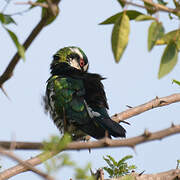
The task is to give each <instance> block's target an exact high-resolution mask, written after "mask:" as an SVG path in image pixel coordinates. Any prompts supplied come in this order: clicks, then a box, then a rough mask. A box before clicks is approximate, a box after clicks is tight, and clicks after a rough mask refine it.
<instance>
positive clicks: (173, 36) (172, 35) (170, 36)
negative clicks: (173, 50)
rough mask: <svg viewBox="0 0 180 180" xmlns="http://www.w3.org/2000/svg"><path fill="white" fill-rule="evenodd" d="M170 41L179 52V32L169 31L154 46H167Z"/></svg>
mask: <svg viewBox="0 0 180 180" xmlns="http://www.w3.org/2000/svg"><path fill="white" fill-rule="evenodd" d="M170 41H175V42H176V45H177V48H178V50H180V30H179V29H177V30H174V31H170V32H168V33H167V34H164V35H163V36H162V37H161V38H160V39H158V40H157V41H156V45H164V44H168V43H169V42H170Z"/></svg>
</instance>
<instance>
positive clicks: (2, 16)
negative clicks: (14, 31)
mask: <svg viewBox="0 0 180 180" xmlns="http://www.w3.org/2000/svg"><path fill="white" fill-rule="evenodd" d="M0 21H1V23H2V24H10V23H14V24H16V22H15V21H14V19H13V18H12V17H11V16H9V15H5V14H2V13H0Z"/></svg>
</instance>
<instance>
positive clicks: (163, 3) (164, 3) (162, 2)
mask: <svg viewBox="0 0 180 180" xmlns="http://www.w3.org/2000/svg"><path fill="white" fill-rule="evenodd" d="M157 1H158V3H159V4H161V5H164V6H166V4H168V3H167V2H164V1H163V0H157Z"/></svg>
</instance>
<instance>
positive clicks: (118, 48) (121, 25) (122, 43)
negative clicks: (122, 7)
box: [111, 13, 130, 63]
mask: <svg viewBox="0 0 180 180" xmlns="http://www.w3.org/2000/svg"><path fill="white" fill-rule="evenodd" d="M129 32H130V23H129V17H128V16H127V15H126V13H123V15H122V16H121V17H120V18H119V19H118V20H117V21H116V23H115V25H114V28H113V31H112V36H111V44H112V51H113V54H114V58H115V60H116V62H117V63H118V62H119V60H120V58H121V57H122V55H123V53H124V50H125V49H126V46H127V44H128V40H129Z"/></svg>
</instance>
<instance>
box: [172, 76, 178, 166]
mask: <svg viewBox="0 0 180 180" xmlns="http://www.w3.org/2000/svg"><path fill="white" fill-rule="evenodd" d="M173 83H176V84H178V85H179V86H180V81H177V80H175V79H173ZM177 162H178V163H180V160H177Z"/></svg>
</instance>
